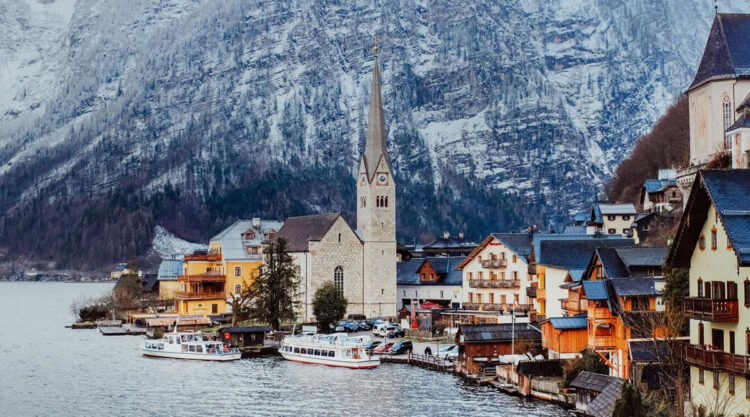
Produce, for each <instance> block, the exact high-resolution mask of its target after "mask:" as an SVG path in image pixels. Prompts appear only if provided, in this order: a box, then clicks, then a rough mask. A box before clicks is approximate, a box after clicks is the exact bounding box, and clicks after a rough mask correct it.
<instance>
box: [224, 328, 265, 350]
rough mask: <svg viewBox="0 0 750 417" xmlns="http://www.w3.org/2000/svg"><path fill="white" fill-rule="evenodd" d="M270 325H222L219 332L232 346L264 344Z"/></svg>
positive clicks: (225, 341)
mask: <svg viewBox="0 0 750 417" xmlns="http://www.w3.org/2000/svg"><path fill="white" fill-rule="evenodd" d="M270 331H271V328H270V327H269V326H245V327H222V328H220V329H219V330H218V332H217V334H218V335H219V336H220V337H221V339H222V340H223V341H224V343H227V344H229V346H232V347H249V346H263V341H264V340H265V336H266V334H267V333H268V332H270Z"/></svg>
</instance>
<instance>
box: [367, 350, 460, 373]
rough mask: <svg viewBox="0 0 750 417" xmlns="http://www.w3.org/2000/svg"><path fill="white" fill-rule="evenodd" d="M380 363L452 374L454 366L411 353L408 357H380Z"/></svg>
mask: <svg viewBox="0 0 750 417" xmlns="http://www.w3.org/2000/svg"><path fill="white" fill-rule="evenodd" d="M380 362H381V363H405V364H408V365H413V366H418V367H420V368H425V369H432V370H433V371H440V372H447V373H454V372H455V369H456V367H455V365H454V364H453V362H451V361H449V360H447V359H443V358H439V357H437V356H432V355H420V354H419V353H411V354H408V355H398V356H395V355H381V356H380Z"/></svg>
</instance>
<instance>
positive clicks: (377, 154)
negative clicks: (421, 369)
mask: <svg viewBox="0 0 750 417" xmlns="http://www.w3.org/2000/svg"><path fill="white" fill-rule="evenodd" d="M373 51H374V52H375V62H374V65H373V70H372V91H371V93H370V94H371V97H370V110H369V113H368V117H367V139H366V143H365V152H364V153H363V154H362V158H361V159H360V162H359V173H358V175H357V230H358V231H359V234H360V237H361V238H362V240H363V244H364V277H363V278H364V296H365V299H364V304H365V314H367V315H368V316H370V317H373V316H393V315H395V314H396V184H395V182H394V179H393V170H392V168H391V162H390V158H389V157H388V145H387V142H386V137H387V134H386V130H385V116H384V114H383V102H382V99H381V95H380V78H379V70H378V56H377V52H378V47H377V43H376V44H375V47H374V48H373Z"/></svg>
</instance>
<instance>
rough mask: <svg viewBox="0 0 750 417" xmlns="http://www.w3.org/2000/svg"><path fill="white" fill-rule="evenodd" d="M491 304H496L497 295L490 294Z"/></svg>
mask: <svg viewBox="0 0 750 417" xmlns="http://www.w3.org/2000/svg"><path fill="white" fill-rule="evenodd" d="M490 304H495V293H493V292H491V293H490Z"/></svg>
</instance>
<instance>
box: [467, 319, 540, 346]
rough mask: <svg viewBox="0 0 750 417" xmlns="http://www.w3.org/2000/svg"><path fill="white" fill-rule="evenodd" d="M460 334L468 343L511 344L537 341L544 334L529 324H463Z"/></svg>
mask: <svg viewBox="0 0 750 417" xmlns="http://www.w3.org/2000/svg"><path fill="white" fill-rule="evenodd" d="M459 332H461V334H463V336H464V341H466V342H480V343H481V342H510V341H511V340H513V338H514V337H515V340H536V339H541V338H542V333H541V332H540V331H539V330H538V329H536V328H535V327H532V326H531V325H530V324H528V323H512V324H511V323H502V324H462V325H461V326H460V327H459Z"/></svg>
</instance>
